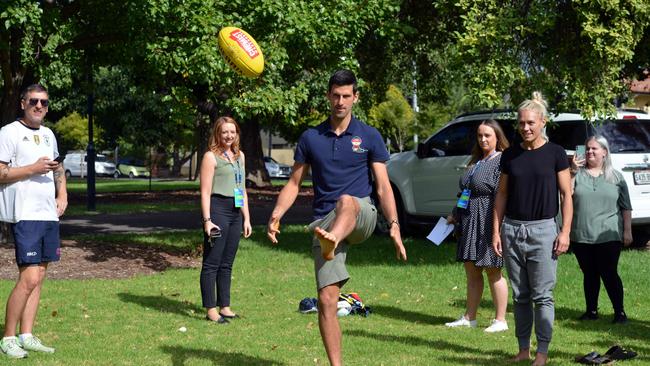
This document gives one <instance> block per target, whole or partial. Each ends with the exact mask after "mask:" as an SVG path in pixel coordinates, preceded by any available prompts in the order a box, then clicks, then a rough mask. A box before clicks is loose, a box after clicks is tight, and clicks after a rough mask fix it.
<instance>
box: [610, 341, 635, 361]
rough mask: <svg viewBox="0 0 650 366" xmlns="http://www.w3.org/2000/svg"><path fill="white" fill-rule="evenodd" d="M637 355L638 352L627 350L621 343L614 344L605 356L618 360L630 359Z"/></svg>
mask: <svg viewBox="0 0 650 366" xmlns="http://www.w3.org/2000/svg"><path fill="white" fill-rule="evenodd" d="M636 355H637V353H636V352H634V351H630V350H627V349H625V348H623V347H621V346H619V345H615V346H612V347H611V348H610V349H609V350H607V352H605V356H607V357H609V358H611V359H612V360H618V361H622V360H629V359H631V358H634V357H636Z"/></svg>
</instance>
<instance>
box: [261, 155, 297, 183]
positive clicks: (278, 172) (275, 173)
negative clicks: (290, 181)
mask: <svg viewBox="0 0 650 366" xmlns="http://www.w3.org/2000/svg"><path fill="white" fill-rule="evenodd" d="M264 166H265V167H266V171H267V172H268V173H269V176H270V177H271V178H289V176H290V175H291V167H290V166H288V165H287V164H282V163H278V162H277V161H275V159H273V158H272V157H270V156H265V157H264Z"/></svg>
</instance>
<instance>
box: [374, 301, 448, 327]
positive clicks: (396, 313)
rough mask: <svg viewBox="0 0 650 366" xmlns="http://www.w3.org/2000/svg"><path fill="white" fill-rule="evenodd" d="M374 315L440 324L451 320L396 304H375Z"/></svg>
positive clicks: (420, 322)
mask: <svg viewBox="0 0 650 366" xmlns="http://www.w3.org/2000/svg"><path fill="white" fill-rule="evenodd" d="M372 313H373V315H378V316H383V317H385V318H391V319H395V320H404V321H407V322H412V323H419V324H430V325H439V324H443V323H444V322H446V321H449V320H448V319H447V317H439V316H433V315H429V314H424V313H419V312H416V311H409V310H404V309H401V308H398V307H395V306H386V305H373V306H372Z"/></svg>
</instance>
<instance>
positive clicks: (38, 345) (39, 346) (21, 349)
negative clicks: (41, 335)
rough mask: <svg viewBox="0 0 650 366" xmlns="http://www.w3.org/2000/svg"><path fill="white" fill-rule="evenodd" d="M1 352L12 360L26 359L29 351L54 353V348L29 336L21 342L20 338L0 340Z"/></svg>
mask: <svg viewBox="0 0 650 366" xmlns="http://www.w3.org/2000/svg"><path fill="white" fill-rule="evenodd" d="M0 350H2V352H3V353H4V354H6V355H7V356H8V357H10V358H25V357H27V351H36V352H45V353H54V348H52V347H47V346H45V345H43V343H42V342H41V340H40V339H38V338H37V337H34V336H27V337H25V338H23V340H20V339H19V338H18V337H16V336H13V337H4V338H3V339H2V340H0Z"/></svg>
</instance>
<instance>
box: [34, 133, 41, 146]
mask: <svg viewBox="0 0 650 366" xmlns="http://www.w3.org/2000/svg"><path fill="white" fill-rule="evenodd" d="M34 142H35V143H36V145H40V144H41V136H39V135H34Z"/></svg>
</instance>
